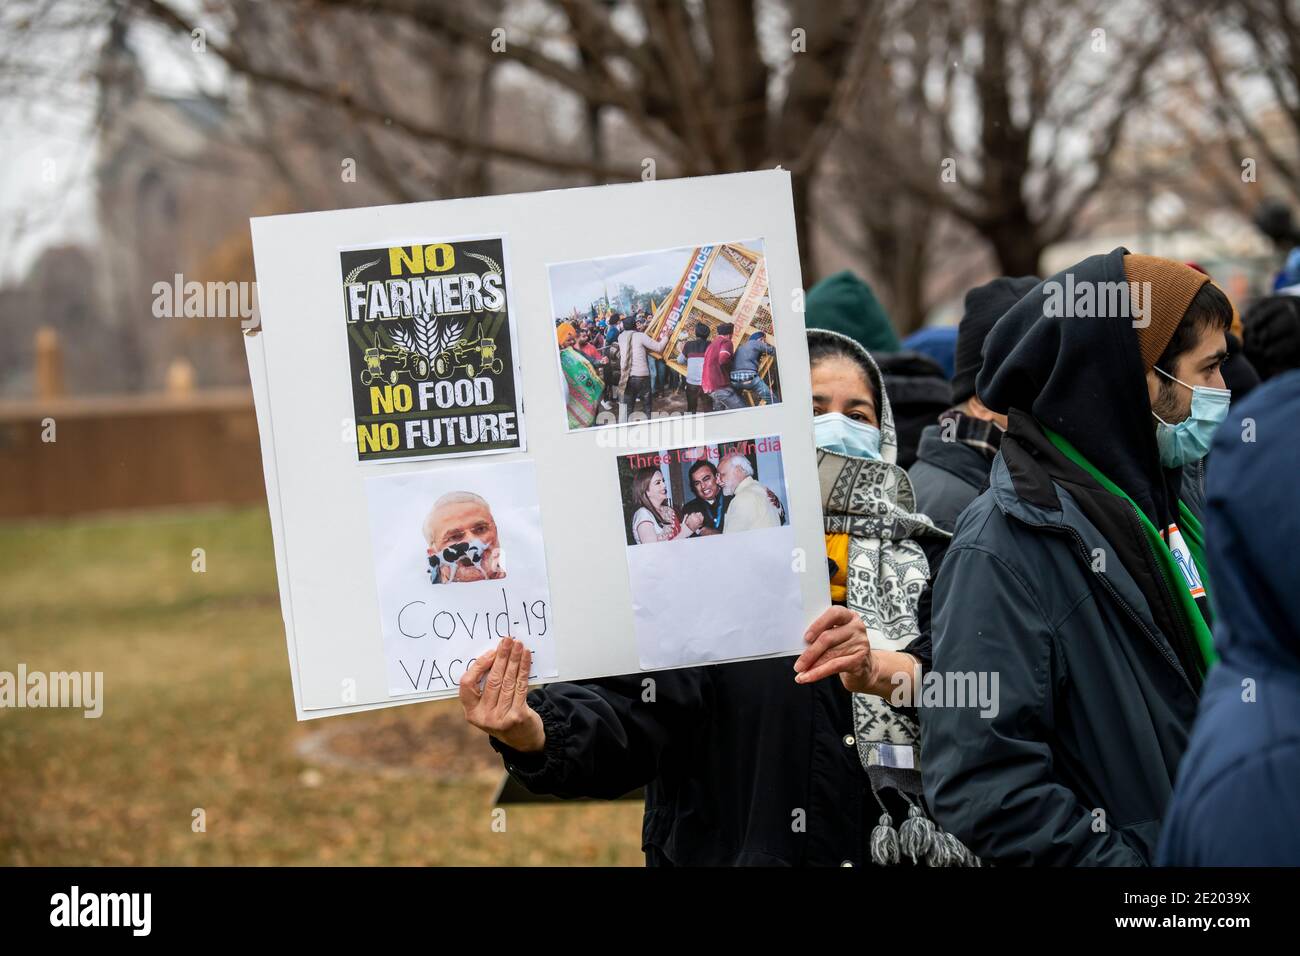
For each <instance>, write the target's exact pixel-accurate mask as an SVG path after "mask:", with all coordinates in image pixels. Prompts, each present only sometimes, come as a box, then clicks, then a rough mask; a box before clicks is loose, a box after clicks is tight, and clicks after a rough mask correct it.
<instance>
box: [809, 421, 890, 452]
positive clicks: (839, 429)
mask: <svg viewBox="0 0 1300 956" xmlns="http://www.w3.org/2000/svg"><path fill="white" fill-rule="evenodd" d="M813 440H814V441H815V442H816V443H817V447H818V448H825V449H826V450H827V451H833V452H836V453H838V454H840V455H851V456H852V457H854V458H870V459H873V460H874V461H879V460H880V429H879V428H877V427H876V426H875V425H868V424H867V423H866V422H855V421H854V420H853V419H851V418H849V417H848V416H847V415H841V414H840V413H839V412H827V413H826V414H825V415H817V416H815V417H814V418H813Z"/></svg>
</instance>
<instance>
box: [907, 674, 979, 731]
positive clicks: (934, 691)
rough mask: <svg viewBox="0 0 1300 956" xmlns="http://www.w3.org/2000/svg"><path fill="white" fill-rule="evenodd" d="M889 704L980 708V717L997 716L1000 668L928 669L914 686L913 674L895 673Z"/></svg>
mask: <svg viewBox="0 0 1300 956" xmlns="http://www.w3.org/2000/svg"><path fill="white" fill-rule="evenodd" d="M891 681H892V683H893V684H894V690H893V692H892V693H891V694H890V695H889V703H890V704H892V705H893V706H895V707H978V708H979V709H980V716H981V717H983V718H985V719H988V720H991V719H993V718H994V717H996V716H997V715H998V710H999V705H998V672H997V671H926V672H925V674H924V675H922V677H921V686H920V687H919V688H915V689H914V688H913V686H912V683H913V679H912V675H911V674H895V675H894V676H893V678H891Z"/></svg>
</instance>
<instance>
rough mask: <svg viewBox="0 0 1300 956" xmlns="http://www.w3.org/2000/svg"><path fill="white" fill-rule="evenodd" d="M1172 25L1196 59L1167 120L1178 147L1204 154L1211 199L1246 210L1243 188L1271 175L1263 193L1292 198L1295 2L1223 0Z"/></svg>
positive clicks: (1299, 51)
mask: <svg viewBox="0 0 1300 956" xmlns="http://www.w3.org/2000/svg"><path fill="white" fill-rule="evenodd" d="M1167 8H1168V9H1169V10H1170V11H1171V12H1172V11H1173V10H1174V9H1175V8H1174V7H1173V6H1172V5H1169V4H1168V3H1167ZM1178 22H1179V24H1180V29H1181V30H1182V31H1183V32H1184V33H1185V35H1186V36H1187V37H1188V38H1189V40H1190V45H1191V47H1192V49H1193V50H1195V52H1196V54H1197V59H1196V60H1195V62H1194V63H1193V64H1192V69H1191V71H1190V72H1189V75H1188V76H1186V77H1185V78H1184V86H1183V89H1184V91H1185V94H1184V98H1183V100H1182V101H1181V102H1179V103H1178V104H1176V106H1178V107H1181V109H1175V110H1171V111H1170V118H1171V121H1172V122H1175V123H1177V124H1178V130H1179V133H1180V134H1181V136H1182V137H1183V140H1184V143H1185V147H1190V148H1193V149H1205V151H1206V152H1207V153H1209V152H1211V151H1212V153H1213V156H1212V161H1207V162H1206V163H1205V170H1204V172H1205V176H1206V177H1207V178H1209V179H1210V180H1211V181H1212V182H1213V184H1214V185H1215V186H1216V187H1217V192H1218V195H1219V197H1220V198H1221V199H1223V200H1224V201H1225V202H1227V203H1229V204H1231V205H1233V206H1235V207H1236V208H1238V209H1239V210H1241V211H1242V212H1249V211H1250V210H1251V209H1252V208H1253V206H1254V205H1255V204H1256V202H1258V198H1259V197H1258V194H1257V193H1256V192H1255V191H1254V190H1252V189H1248V188H1245V187H1246V186H1249V185H1252V184H1254V183H1256V182H1260V181H1261V179H1260V177H1261V176H1264V175H1266V174H1267V173H1268V172H1272V173H1273V174H1275V178H1273V179H1272V181H1271V182H1270V183H1269V188H1268V189H1267V190H1266V191H1267V192H1270V193H1272V194H1274V195H1279V194H1280V195H1285V196H1287V197H1288V198H1289V199H1291V200H1292V201H1295V200H1300V155H1298V152H1297V151H1298V150H1300V5H1298V4H1297V3H1296V0H1227V2H1223V3H1218V4H1215V5H1214V6H1213V7H1210V8H1206V9H1203V10H1200V11H1197V12H1196V13H1195V14H1193V15H1192V16H1189V17H1185V18H1182V19H1181V20H1180V21H1178ZM1188 106H1193V107H1195V108H1196V109H1195V110H1194V111H1189V110H1188V109H1187V107H1188ZM1189 112H1191V113H1192V118H1188V115H1187V114H1188V113H1189ZM1197 119H1201V120H1204V119H1208V120H1209V123H1208V124H1206V123H1204V122H1202V123H1200V124H1198V123H1197V122H1196V120H1197ZM1261 161H1262V162H1261ZM1257 167H1263V168H1262V169H1260V168H1257Z"/></svg>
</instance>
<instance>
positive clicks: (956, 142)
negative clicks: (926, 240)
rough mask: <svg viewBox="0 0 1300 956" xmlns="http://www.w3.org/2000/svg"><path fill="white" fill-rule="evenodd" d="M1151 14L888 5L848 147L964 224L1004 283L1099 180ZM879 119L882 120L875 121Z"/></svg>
mask: <svg viewBox="0 0 1300 956" xmlns="http://www.w3.org/2000/svg"><path fill="white" fill-rule="evenodd" d="M1156 12H1157V11H1156V10H1155V9H1153V8H1143V7H1137V8H1131V7H1130V8H1117V7H1113V6H1111V5H1107V4H1104V3H1101V2H1086V3H1078V2H1069V3H1067V2H1064V0H968V2H961V0H947V2H942V0H941V2H936V3H927V4H925V5H920V4H910V3H906V2H903V0H893V2H890V3H888V4H887V5H886V8H885V11H884V13H883V14H882V20H883V24H884V26H883V30H882V36H883V37H884V39H883V41H882V46H881V48H880V49H879V50H878V51H877V55H878V56H881V57H883V58H884V65H883V69H882V75H881V77H880V80H879V83H880V84H881V86H880V87H879V88H878V89H877V92H878V94H879V96H881V97H883V98H884V100H885V102H884V103H883V104H873V106H872V109H873V110H874V112H873V114H872V115H871V116H868V117H863V118H862V119H861V121H860V122H858V123H857V124H855V127H854V128H855V130H856V132H855V134H854V142H855V144H856V145H855V148H856V149H858V150H859V151H861V152H863V153H864V154H869V155H870V156H872V157H873V158H874V159H875V160H876V162H877V165H878V168H879V170H880V175H882V176H886V177H888V179H889V180H890V181H891V182H892V183H893V184H894V186H895V188H896V189H899V190H904V191H906V192H907V193H908V194H910V195H911V196H913V197H915V198H916V199H918V200H919V201H921V202H922V203H923V204H924V205H925V206H927V207H928V208H929V209H930V210H931V211H932V213H934V214H938V213H945V214H948V215H951V216H952V217H954V218H955V219H957V220H960V221H962V222H965V223H967V224H969V226H970V227H971V228H973V229H974V230H975V231H976V232H977V233H978V234H979V235H980V236H982V237H983V238H984V239H986V240H987V241H988V242H989V243H990V244H991V246H992V247H993V250H994V252H995V253H996V256H997V260H998V264H999V268H1000V269H1001V270H1002V271H1003V272H1005V273H1007V274H1011V275H1024V274H1029V273H1035V272H1037V271H1038V268H1039V258H1040V256H1041V254H1042V252H1043V250H1044V249H1045V248H1046V247H1047V246H1048V245H1050V244H1051V243H1053V242H1056V241H1058V240H1060V239H1062V238H1065V237H1066V236H1068V235H1070V234H1071V232H1072V231H1074V230H1075V229H1076V225H1077V222H1078V219H1079V216H1080V214H1081V212H1082V211H1083V210H1084V208H1085V207H1086V205H1087V204H1088V202H1089V201H1090V200H1091V199H1092V198H1093V196H1094V195H1095V194H1096V192H1097V190H1098V189H1099V188H1100V187H1101V186H1102V184H1103V183H1104V182H1105V181H1106V177H1107V175H1108V173H1109V171H1110V166H1111V162H1112V160H1113V157H1114V155H1115V153H1116V151H1117V149H1118V148H1119V146H1120V143H1121V138H1122V137H1123V135H1124V133H1125V131H1126V127H1127V126H1128V122H1127V121H1128V120H1129V118H1130V116H1131V115H1132V114H1133V113H1134V111H1135V110H1136V109H1137V108H1138V107H1139V106H1140V105H1141V104H1142V102H1143V101H1144V97H1145V95H1146V81H1147V78H1148V75H1149V73H1150V71H1151V69H1152V66H1153V65H1154V64H1155V62H1156V61H1157V58H1158V56H1159V55H1160V53H1161V51H1162V49H1163V43H1164V40H1165V37H1164V36H1163V33H1162V27H1161V23H1160V18H1159V17H1158V16H1156V15H1155V14H1156ZM882 117H889V118H890V120H889V121H881V118H882Z"/></svg>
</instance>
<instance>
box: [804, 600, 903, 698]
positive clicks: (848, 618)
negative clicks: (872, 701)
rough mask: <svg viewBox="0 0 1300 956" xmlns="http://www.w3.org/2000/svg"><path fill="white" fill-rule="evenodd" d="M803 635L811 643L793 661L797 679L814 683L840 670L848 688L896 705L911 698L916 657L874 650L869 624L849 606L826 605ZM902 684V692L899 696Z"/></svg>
mask: <svg viewBox="0 0 1300 956" xmlns="http://www.w3.org/2000/svg"><path fill="white" fill-rule="evenodd" d="M803 639H804V643H805V644H807V645H808V647H807V648H806V649H805V650H804V652H803V653H802V654H800V655H799V659H798V660H797V661H795V662H794V669H795V671H796V672H797V673H796V675H795V682H796V683H798V684H811V683H812V682H813V681H818V680H821V679H822V678H824V677H830V676H831V675H832V674H839V675H840V682H841V683H842V684H843V685H844V687H845V689H846V690H850V691H853V692H854V693H857V694H873V695H875V696H876V697H883V698H884V699H885V700H887V701H889V702H890V703H891V704H896V705H897V704H899V703H904V704H905V703H907V702H909V701H911V700H912V696H911V695H912V690H913V688H912V685H913V684H914V682H915V680H916V676H917V668H918V662H917V659H916V658H915V657H913V656H912V655H911V654H907V653H904V652H903V651H884V650H879V649H877V650H872V648H871V642H870V640H869V639H868V637H867V626H866V625H865V624H863V623H862V618H860V617H858V615H857V614H856V613H854V612H853V611H851V610H849V609H848V608H846V607H841V606H839V605H832V606H831V607H829V608H827V609H826V610H825V611H824V612H822V614H821V616H820V617H818V618H817V620H815V621H813V622H812V625H811V626H810V627H809V628H808V630H807V631H806V632H805V633H804V636H803ZM903 685H906V686H903ZM900 688H901V689H902V691H903V693H902V694H900V695H899V698H898V699H897V700H896V699H895V695H896V694H898V693H899V691H900Z"/></svg>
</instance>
